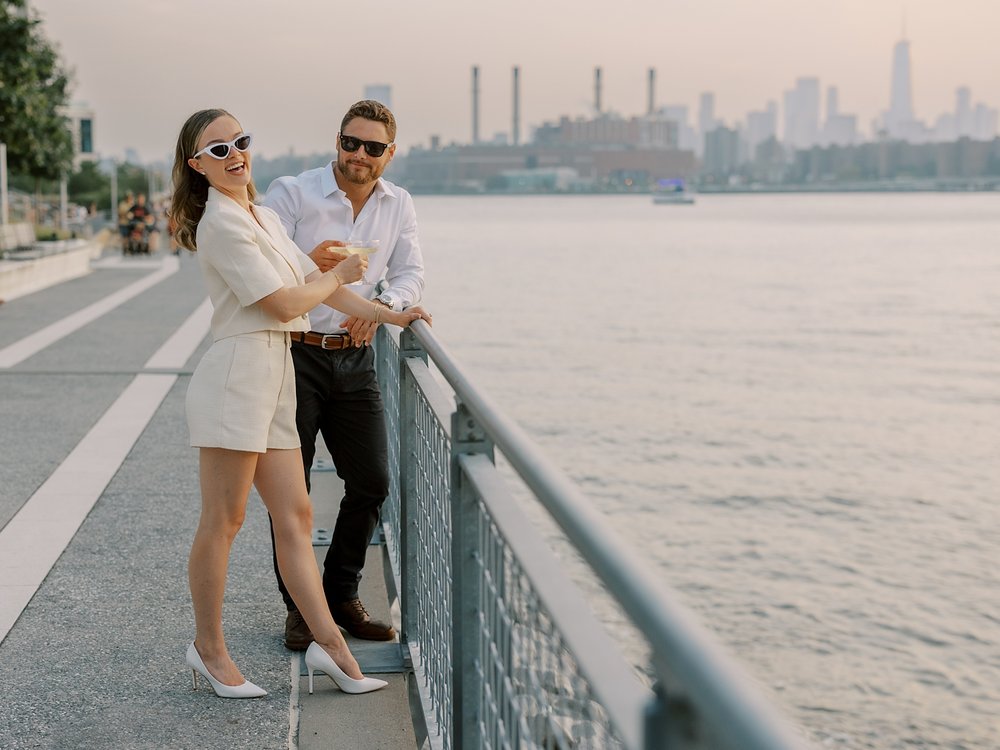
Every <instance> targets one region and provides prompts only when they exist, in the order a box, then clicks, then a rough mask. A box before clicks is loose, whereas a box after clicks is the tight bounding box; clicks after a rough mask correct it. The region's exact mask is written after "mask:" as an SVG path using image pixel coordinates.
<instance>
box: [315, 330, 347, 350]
mask: <svg viewBox="0 0 1000 750" xmlns="http://www.w3.org/2000/svg"><path fill="white" fill-rule="evenodd" d="M327 339H333V340H334V341H337V342H340V341H342V340H343V339H341V337H340V334H339V333H324V334H323V338H322V340H321V341H320V342H319V346H320V349H340V348H341V347H339V346H327V345H326V340H327Z"/></svg>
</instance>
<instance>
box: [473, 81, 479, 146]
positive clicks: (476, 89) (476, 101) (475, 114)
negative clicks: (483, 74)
mask: <svg viewBox="0 0 1000 750" xmlns="http://www.w3.org/2000/svg"><path fill="white" fill-rule="evenodd" d="M472 142H473V143H479V66H478V65H473V66H472Z"/></svg>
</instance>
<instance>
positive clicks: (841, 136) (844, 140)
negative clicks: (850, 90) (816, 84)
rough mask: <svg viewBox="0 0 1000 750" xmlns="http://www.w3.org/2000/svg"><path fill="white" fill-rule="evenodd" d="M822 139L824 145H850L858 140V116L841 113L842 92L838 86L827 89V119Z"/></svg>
mask: <svg viewBox="0 0 1000 750" xmlns="http://www.w3.org/2000/svg"><path fill="white" fill-rule="evenodd" d="M820 140H821V142H822V144H823V145H824V146H850V145H851V144H853V143H857V141H858V118H857V117H855V116H854V115H845V114H841V113H840V92H839V91H838V90H837V87H836V86H829V87H828V88H827V90H826V120H825V121H824V122H823V137H822V138H821V139H820Z"/></svg>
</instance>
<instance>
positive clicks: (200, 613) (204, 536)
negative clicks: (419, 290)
mask: <svg viewBox="0 0 1000 750" xmlns="http://www.w3.org/2000/svg"><path fill="white" fill-rule="evenodd" d="M250 142H251V137H250V136H249V135H248V134H245V133H244V132H243V130H242V128H241V127H240V124H239V123H238V122H237V121H236V119H235V118H234V117H233V116H232V115H230V114H229V113H228V112H225V111H224V110H221V109H211V110H203V111H201V112H196V113H195V114H193V115H192V116H191V117H189V118H188V120H187V122H185V123H184V126H183V127H182V128H181V132H180V135H179V136H178V139H177V149H176V153H175V159H174V167H173V182H174V195H173V205H172V208H171V212H170V214H171V218H172V219H173V220H174V221H175V223H176V235H177V240H178V242H179V244H180V245H182V246H184V247H187V248H189V249H191V250H197V251H198V258H199V262H200V265H201V268H202V272H203V273H204V275H205V280H206V284H207V286H208V290H209V296H210V297H211V300H212V306H213V308H214V312H213V314H212V326H211V328H212V338H213V340H214V343H213V344H212V346H211V347H210V348H209V350H208V351H207V352H206V353H205V356H204V357H203V358H202V360H201V362H200V363H199V364H198V367H197V369H196V370H195V372H194V375H193V376H192V378H191V384H190V386H189V388H188V393H187V418H188V428H189V430H190V433H191V444H192V445H194V446H197V447H199V448H200V456H199V462H200V475H201V492H202V510H201V519H200V521H199V524H198V530H197V532H196V534H195V538H194V544H193V545H192V547H191V557H190V561H189V567H188V577H189V580H190V585H191V598H192V600H193V603H194V617H195V632H196V636H195V640H194V641H193V642H192V643H191V645H190V646H189V647H188V651H187V663H188V665H189V666H190V667H191V669H192V679H193V680H194V684H195V687H196V688H197V680H198V678H197V675H198V673H200V674H201V675H202V676H204V677H205V678H206V679H207V680H208V681H209V683H210V684H211V685H212V688H213V689H214V690H215V693H216V694H217V695H219V696H221V697H226V698H256V697H260V696H263V695H266V694H267V693H266V691H265V690H263V689H262V688H260V687H258V686H257V685H254V684H253V683H252V682H249V681H247V680H245V679H244V677H243V675H242V674H241V673H240V670H239V669H238V668H237V666H236V664H235V663H234V662H233V660H232V659H231V658H230V656H229V653H228V651H227V650H226V643H225V639H224V636H223V633H222V599H223V594H224V590H225V581H226V569H227V566H228V562H229V550H230V547H231V546H232V542H233V539H234V538H235V537H236V534H237V532H238V531H239V529H240V527H241V526H242V524H243V518H244V514H245V511H246V504H247V498H248V495H249V492H250V487H251V484H253V485H254V486H256V487H257V490H258V492H259V493H260V496H261V498H262V499H263V501H264V505H265V506H266V507H267V510H268V511H269V512H270V514H271V518H272V520H273V524H274V536H275V546H276V549H277V557H278V566H279V568H280V570H281V575H282V577H283V578H284V580H285V583H286V585H287V587H288V590H289V593H290V594H291V596H292V599H293V600H294V601H295V603H296V606H297V607H298V609H299V611H300V612H301V613H302V616H303V617H304V619H305V620H306V622H307V623H308V625H309V628H310V630H312V633H313V636H314V638H315V641H314V642H313V643H312V644H310V646H309V648H308V650H307V651H306V664H307V666H308V670H309V677H310V692H312V674H313V671H314V670H317V671H322V672H325V673H326V674H327V675H329V676H330V677H331V678H332V679H333V680H334V682H336V683H337V685H338V686H339V687H340V689H341V690H344V691H345V692H349V693H366V692H370V691H372V690H378V689H379V688H381V687H384V686H385V685H386V684H387V683H385V682H384V681H382V680H377V679H373V678H368V677H364V676H363V675H362V674H361V670H360V669H359V667H358V664H357V662H356V661H355V660H354V657H353V656H352V655H351V652H350V650H349V649H348V647H347V643H346V641H345V640H344V637H343V636H342V635H341V633H340V629H339V628H338V627H337V625H336V623H335V622H334V621H333V617H332V616H331V615H330V610H329V607H328V605H327V603H326V597H325V596H324V594H323V587H322V583H321V580H320V574H319V569H318V568H317V565H316V558H315V557H314V555H313V550H312V541H311V534H312V505H311V504H310V502H309V496H308V494H307V492H306V487H305V479H304V477H303V474H302V459H301V456H300V453H299V439H298V433H297V431H296V429H295V390H294V388H295V385H294V384H295V378H294V373H293V370H292V361H291V356H290V354H289V351H288V346H289V332H290V331H308V330H309V320H308V317H307V315H306V312H307V311H308V310H310V309H312V308H313V307H315V306H316V305H317V304H319V303H320V302H325V303H326V304H328V305H331V306H333V307H336V308H337V309H338V310H341V311H343V312H346V313H348V314H349V315H355V316H358V317H361V318H365V319H367V320H374V321H376V322H380V321H381V322H387V323H393V324H395V325H399V326H406V325H409V323H410V322H411V321H413V320H415V319H417V318H421V317H422V318H425V319H427V320H430V316H429V315H427V314H426V313H425V312H423V311H422V310H420V309H419V308H413V309H412V310H411V311H409V312H402V313H395V312H393V311H391V310H386V309H384V308H383V307H382V306H380V305H377V304H375V303H372V302H369V301H367V300H364V299H362V298H361V297H359V296H357V295H355V294H354V293H353V292H351V291H350V290H348V289H345V288H344V284H347V283H350V282H352V281H356V280H358V279H360V278H361V275H362V273H363V272H364V268H365V266H366V262H365V261H364V260H363V258H362V257H361V256H359V255H353V256H349V257H348V258H347V259H346V260H344V261H342V262H341V263H340V264H339V265H337V266H336V267H335V268H333V269H331V270H330V271H327V272H326V273H321V272H320V271H319V270H318V268H317V267H316V265H315V264H314V263H313V262H312V261H311V260H310V259H309V257H308V256H306V255H305V254H303V253H302V252H301V251H300V250H299V249H298V248H297V247H296V246H295V244H294V243H293V242H292V241H291V240H290V239H289V238H288V235H287V234H286V233H285V231H284V229H283V227H282V225H281V222H280V221H279V220H278V217H277V215H276V214H274V213H273V212H272V211H270V210H269V209H266V208H263V207H260V206H255V205H254V204H253V199H254V197H255V190H254V186H253V182H252V181H251V178H250V171H251V170H250V162H251V159H250V152H249V148H250Z"/></svg>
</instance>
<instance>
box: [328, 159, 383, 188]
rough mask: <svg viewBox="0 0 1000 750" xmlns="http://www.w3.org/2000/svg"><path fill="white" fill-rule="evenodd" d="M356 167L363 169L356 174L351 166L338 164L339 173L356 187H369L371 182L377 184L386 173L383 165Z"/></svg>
mask: <svg viewBox="0 0 1000 750" xmlns="http://www.w3.org/2000/svg"><path fill="white" fill-rule="evenodd" d="M354 166H355V167H361V170H362V171H360V172H354V171H351V170H350V167H351V165H350V164H347V163H341V162H340V161H338V162H337V172H338V173H340V176H341V177H343V178H344V179H345V180H347V181H348V182H351V183H353V184H355V185H367V184H369V183H371V182H375V180H377V179H378V178H379V177H381V176H382V173H383V172H384V171H385V167H384V166H382V165H381V164H379V165H372V166H369V165H367V164H366V165H363V166H362V165H354Z"/></svg>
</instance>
